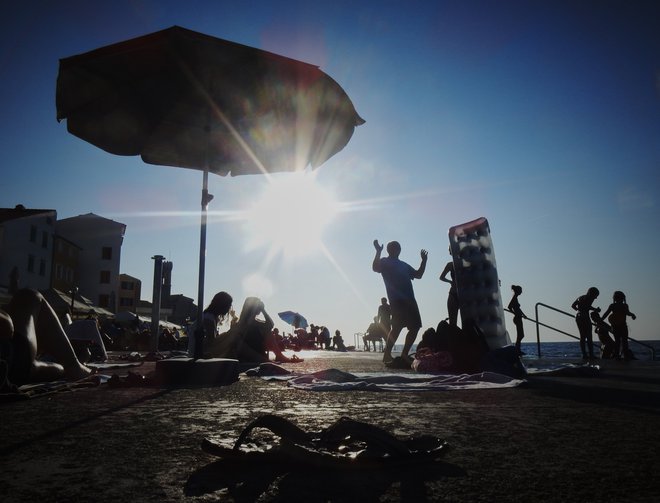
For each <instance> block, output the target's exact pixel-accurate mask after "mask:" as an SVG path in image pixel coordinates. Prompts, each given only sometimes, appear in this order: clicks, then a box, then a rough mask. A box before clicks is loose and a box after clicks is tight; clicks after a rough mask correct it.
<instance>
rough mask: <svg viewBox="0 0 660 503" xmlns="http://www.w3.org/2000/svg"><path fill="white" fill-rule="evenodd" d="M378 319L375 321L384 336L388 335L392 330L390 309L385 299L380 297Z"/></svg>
mask: <svg viewBox="0 0 660 503" xmlns="http://www.w3.org/2000/svg"><path fill="white" fill-rule="evenodd" d="M377 316H378V319H377V320H376V321H377V322H378V323H379V324H380V326H381V328H382V330H383V332H385V333H386V334H389V333H390V329H391V328H392V308H391V307H390V305H389V304H388V303H387V297H382V298H381V299H380V306H378V315H377Z"/></svg>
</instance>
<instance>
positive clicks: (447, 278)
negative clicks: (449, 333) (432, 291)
mask: <svg viewBox="0 0 660 503" xmlns="http://www.w3.org/2000/svg"><path fill="white" fill-rule="evenodd" d="M449 251H450V253H451V249H450V250H449ZM440 281H444V282H445V283H449V284H450V285H451V286H450V287H449V295H448V296H447V314H448V316H449V324H450V325H453V326H456V321H457V319H458V292H457V290H456V280H455V278H454V263H453V262H452V261H449V262H447V265H445V268H444V269H443V270H442V273H440Z"/></svg>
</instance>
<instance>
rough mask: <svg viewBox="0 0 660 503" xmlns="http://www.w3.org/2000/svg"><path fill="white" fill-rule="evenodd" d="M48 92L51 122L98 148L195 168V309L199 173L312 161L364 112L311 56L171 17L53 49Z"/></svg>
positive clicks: (205, 197) (335, 148)
mask: <svg viewBox="0 0 660 503" xmlns="http://www.w3.org/2000/svg"><path fill="white" fill-rule="evenodd" d="M56 101H57V119H58V121H61V120H65V119H66V122H67V130H68V131H69V132H70V133H72V134H74V135H75V136H77V137H79V138H81V139H83V140H85V141H87V142H89V143H91V144H93V145H95V146H97V147H99V148H102V149H103V150H106V151H107V152H110V153H112V154H117V155H127V156H132V155H139V156H141V158H142V160H143V161H144V162H146V163H149V164H158V165H165V166H174V167H182V168H191V169H196V170H200V171H202V172H203V177H202V199H201V207H202V211H201V231H200V250H199V264H200V266H199V288H198V304H199V305H198V310H199V311H198V319H201V313H202V310H203V303H204V302H203V298H204V294H203V291H204V267H205V256H206V213H207V209H208V204H209V203H210V201H211V200H212V199H213V196H212V195H211V194H209V193H208V174H209V173H215V174H218V175H221V176H225V175H228V174H229V175H232V176H236V175H246V174H262V173H264V174H265V173H274V172H281V171H297V170H303V169H305V168H306V167H307V166H310V165H311V166H312V168H315V167H318V166H319V165H321V164H322V163H323V162H324V161H326V160H327V159H329V158H330V157H331V156H332V155H334V154H335V153H337V152H339V151H340V150H341V149H342V148H344V146H345V145H346V144H347V143H348V141H349V140H350V138H351V136H352V134H353V131H354V129H355V127H356V126H358V125H360V124H362V123H364V120H363V119H362V118H361V117H360V116H359V115H358V114H357V112H356V111H355V108H354V106H353V104H352V102H351V100H350V99H349V97H348V96H347V94H346V93H345V92H344V90H343V89H342V88H341V87H340V86H339V84H337V82H335V81H334V80H333V79H332V78H331V77H329V76H328V75H327V74H325V73H324V72H322V71H321V70H320V69H319V68H318V67H317V66H314V65H311V64H308V63H303V62H300V61H296V60H293V59H290V58H287V57H284V56H280V55H277V54H273V53H271V52H267V51H263V50H259V49H255V48H252V47H248V46H245V45H241V44H237V43H234V42H229V41H226V40H222V39H218V38H215V37H211V36H208V35H204V34H201V33H197V32H194V31H191V30H187V29H184V28H181V27H178V26H174V27H171V28H168V29H165V30H162V31H158V32H155V33H152V34H149V35H144V36H141V37H138V38H134V39H131V40H127V41H124V42H119V43H116V44H113V45H109V46H105V47H101V48H99V49H95V50H93V51H90V52H87V53H84V54H79V55H75V56H71V57H67V58H64V59H61V60H60V66H59V74H58V77H57V92H56Z"/></svg>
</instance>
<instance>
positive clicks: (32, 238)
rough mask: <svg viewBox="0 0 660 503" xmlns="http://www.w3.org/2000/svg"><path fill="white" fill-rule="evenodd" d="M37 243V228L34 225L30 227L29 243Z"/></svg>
mask: <svg viewBox="0 0 660 503" xmlns="http://www.w3.org/2000/svg"><path fill="white" fill-rule="evenodd" d="M36 242H37V226H36V225H31V226H30V243H36Z"/></svg>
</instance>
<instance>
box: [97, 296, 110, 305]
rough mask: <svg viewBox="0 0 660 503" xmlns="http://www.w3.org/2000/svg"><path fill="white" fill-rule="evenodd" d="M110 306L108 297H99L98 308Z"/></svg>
mask: <svg viewBox="0 0 660 503" xmlns="http://www.w3.org/2000/svg"><path fill="white" fill-rule="evenodd" d="M108 306H110V296H109V295H105V294H104V295H99V307H108Z"/></svg>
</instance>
